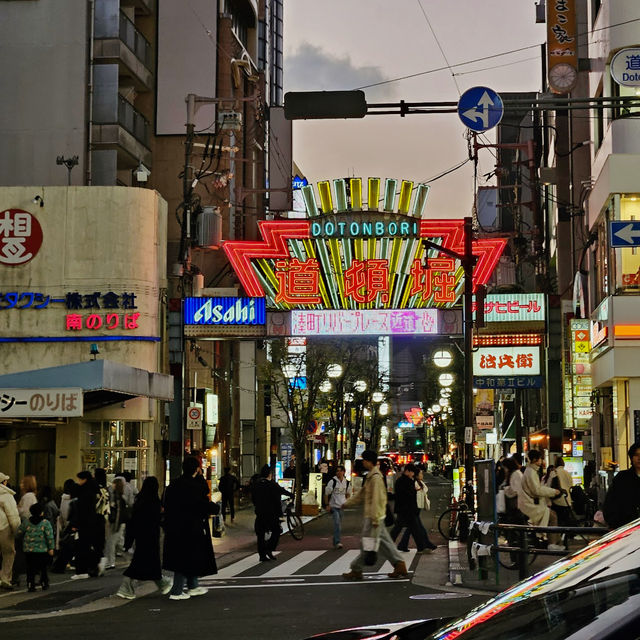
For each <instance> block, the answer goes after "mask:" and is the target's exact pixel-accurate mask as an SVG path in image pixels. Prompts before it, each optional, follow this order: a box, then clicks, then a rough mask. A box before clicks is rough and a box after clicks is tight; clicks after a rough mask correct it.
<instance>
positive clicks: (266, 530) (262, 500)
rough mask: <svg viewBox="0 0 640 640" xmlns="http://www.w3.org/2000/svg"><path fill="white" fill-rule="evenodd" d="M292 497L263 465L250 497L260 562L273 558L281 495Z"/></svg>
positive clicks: (280, 511) (277, 535)
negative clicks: (252, 505) (254, 515)
mask: <svg viewBox="0 0 640 640" xmlns="http://www.w3.org/2000/svg"><path fill="white" fill-rule="evenodd" d="M283 494H284V495H287V496H289V497H293V494H291V493H289V492H288V491H287V490H286V489H283V488H282V487H281V486H280V485H279V484H278V483H277V482H274V481H273V477H272V474H271V468H270V467H269V465H266V464H265V465H264V467H262V469H261V470H260V478H258V480H256V481H255V483H254V484H253V487H252V491H251V498H252V500H253V504H254V506H255V511H256V522H255V532H256V538H257V541H258V555H259V556H260V560H261V561H262V562H266V561H268V560H275V559H276V558H275V556H274V555H273V552H274V551H275V550H276V547H277V546H278V540H279V539H280V516H281V515H282V502H281V497H280V496H282V495H283Z"/></svg>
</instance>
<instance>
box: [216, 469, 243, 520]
mask: <svg viewBox="0 0 640 640" xmlns="http://www.w3.org/2000/svg"><path fill="white" fill-rule="evenodd" d="M239 488H240V483H239V482H238V478H236V477H235V476H234V475H233V474H232V473H231V469H230V468H229V467H225V468H224V474H223V475H222V476H221V477H220V481H219V482H218V489H220V493H221V494H222V519H223V520H224V521H225V522H226V521H227V505H228V506H229V515H230V516H231V522H233V520H234V518H235V516H236V509H235V493H236V491H237V490H238V489H239Z"/></svg>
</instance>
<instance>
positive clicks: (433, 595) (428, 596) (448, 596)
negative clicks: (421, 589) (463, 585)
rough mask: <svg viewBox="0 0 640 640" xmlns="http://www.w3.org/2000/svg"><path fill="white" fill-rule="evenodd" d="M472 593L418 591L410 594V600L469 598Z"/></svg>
mask: <svg viewBox="0 0 640 640" xmlns="http://www.w3.org/2000/svg"><path fill="white" fill-rule="evenodd" d="M469 597H471V594H470V593H449V592H444V593H418V594H417V595H415V596H409V600H453V599H454V598H469Z"/></svg>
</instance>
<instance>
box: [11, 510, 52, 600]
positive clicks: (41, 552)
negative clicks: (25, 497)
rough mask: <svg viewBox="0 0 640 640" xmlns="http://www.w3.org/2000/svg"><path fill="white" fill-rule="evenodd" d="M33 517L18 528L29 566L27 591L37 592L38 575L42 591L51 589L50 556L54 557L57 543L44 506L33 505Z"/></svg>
mask: <svg viewBox="0 0 640 640" xmlns="http://www.w3.org/2000/svg"><path fill="white" fill-rule="evenodd" d="M29 511H30V512H31V517H30V518H29V519H28V520H24V521H23V522H22V524H21V525H20V527H19V528H18V531H19V535H20V534H21V535H22V536H23V538H22V550H23V551H24V556H25V561H26V564H27V590H28V591H35V590H36V574H38V573H39V574H40V586H41V587H42V590H43V591H44V590H45V589H48V588H49V576H48V575H47V564H48V563H49V556H52V555H53V550H54V548H55V541H54V538H53V528H52V527H51V523H50V522H49V521H48V520H47V519H46V518H45V517H44V509H43V507H42V504H41V503H39V502H36V503H35V504H33V505H31V507H30V509H29Z"/></svg>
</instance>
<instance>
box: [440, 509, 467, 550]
mask: <svg viewBox="0 0 640 640" xmlns="http://www.w3.org/2000/svg"><path fill="white" fill-rule="evenodd" d="M473 516H474V512H473V509H470V508H469V507H468V506H467V503H466V502H464V501H460V502H457V503H455V504H452V505H451V506H449V508H448V509H445V510H444V511H443V512H442V515H441V516H440V518H439V519H438V531H440V534H441V535H442V537H443V538H445V539H447V540H462V539H463V538H465V537H466V535H467V533H468V532H469V524H470V522H471V521H472V520H473Z"/></svg>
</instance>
